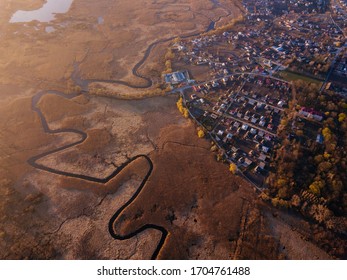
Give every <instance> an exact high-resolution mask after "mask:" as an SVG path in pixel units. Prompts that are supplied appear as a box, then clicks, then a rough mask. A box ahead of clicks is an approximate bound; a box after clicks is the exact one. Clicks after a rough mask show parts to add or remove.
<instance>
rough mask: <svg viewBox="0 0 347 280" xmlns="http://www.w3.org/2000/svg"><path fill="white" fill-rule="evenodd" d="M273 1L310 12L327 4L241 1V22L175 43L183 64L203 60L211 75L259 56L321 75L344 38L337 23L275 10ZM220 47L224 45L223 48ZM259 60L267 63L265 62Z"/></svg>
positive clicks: (242, 67) (241, 67)
mask: <svg viewBox="0 0 347 280" xmlns="http://www.w3.org/2000/svg"><path fill="white" fill-rule="evenodd" d="M318 2H319V3H321V4H319V3H318ZM274 3H283V5H284V6H288V7H289V10H288V11H291V10H295V11H297V9H298V11H299V10H305V11H306V10H307V11H309V12H312V9H316V8H317V7H318V6H319V5H323V4H324V5H326V3H325V0H322V1H297V0H296V1H291V0H283V1H268V0H245V1H244V3H243V4H244V5H245V7H246V8H247V10H248V11H249V13H248V14H247V20H246V21H245V23H244V24H243V25H240V28H238V29H237V30H235V31H229V32H224V33H223V34H219V35H212V36H211V35H205V36H200V37H198V38H194V39H192V40H183V41H182V42H179V43H176V44H175V46H174V49H175V50H176V51H178V52H179V53H180V55H179V58H180V59H181V60H182V61H184V62H185V63H187V64H192V65H208V66H209V67H210V74H211V77H212V78H217V77H222V76H223V75H224V76H225V75H228V74H229V73H231V72H235V71H239V72H250V71H253V70H254V69H256V68H257V67H259V65H258V63H257V62H258V61H259V59H267V60H268V61H269V62H270V64H275V65H278V66H281V68H278V69H277V70H281V69H284V68H285V67H294V68H295V69H297V70H298V71H302V72H304V73H305V74H309V75H322V77H323V76H324V75H325V74H326V72H327V70H328V68H329V65H330V63H331V61H332V60H333V57H334V53H335V52H336V51H337V49H338V48H339V47H340V46H341V45H343V44H344V40H345V38H344V36H343V34H342V31H341V29H340V27H339V26H337V25H336V24H335V23H334V22H332V21H331V19H330V18H329V17H328V15H322V14H313V15H312V14H309V15H307V13H284V14H282V15H280V16H278V15H275V14H274V8H273V5H275V4H274ZM252 7H253V8H252ZM295 7H296V8H295ZM291 8H293V9H291ZM321 16H323V17H324V20H322V18H321ZM217 46H218V47H217ZM223 48H224V49H225V48H228V49H229V51H227V52H225V51H223ZM221 49H222V50H221ZM262 66H265V68H266V65H262Z"/></svg>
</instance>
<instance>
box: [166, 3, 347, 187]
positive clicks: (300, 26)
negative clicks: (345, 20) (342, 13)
mask: <svg viewBox="0 0 347 280" xmlns="http://www.w3.org/2000/svg"><path fill="white" fill-rule="evenodd" d="M336 1H341V0H336ZM243 4H244V6H245V7H246V9H247V11H248V14H247V16H246V17H247V19H246V20H245V22H244V23H242V24H240V26H238V28H237V29H236V28H234V29H233V30H230V31H228V32H223V33H222V34H215V35H208V34H207V35H203V36H199V37H197V38H194V39H185V40H181V41H179V42H176V43H175V44H174V45H173V50H174V51H175V52H177V53H178V55H176V59H177V60H179V61H181V62H184V63H186V64H188V65H191V66H196V67H200V66H204V67H205V68H200V69H209V70H207V71H208V74H209V75H210V77H211V78H210V79H209V81H205V82H199V81H198V82H196V83H194V85H193V86H192V87H191V88H190V87H185V91H182V92H183V96H184V100H185V104H186V105H187V108H188V109H189V112H190V114H191V116H192V117H193V118H194V119H195V120H196V121H197V122H198V124H199V125H202V126H203V127H204V128H205V129H206V130H207V132H208V133H209V135H210V136H211V137H212V139H213V140H214V142H215V143H216V144H217V146H218V147H219V149H220V150H221V151H223V155H224V157H225V159H226V160H227V161H229V162H233V163H235V164H236V165H237V166H238V168H239V169H240V170H242V171H243V173H244V174H245V175H246V176H247V177H248V178H250V179H251V180H252V181H253V182H255V183H256V184H258V185H260V184H262V182H264V179H265V177H266V176H267V174H268V171H269V163H270V160H271V157H272V151H273V150H274V147H275V146H276V145H277V144H279V143H280V139H279V137H278V132H279V127H280V125H281V127H282V128H283V127H285V123H286V122H285V121H284V122H281V120H282V118H283V116H284V115H285V114H284V112H285V110H286V108H287V107H288V104H289V101H290V100H291V99H292V87H291V84H290V83H288V82H287V81H284V80H282V79H280V78H278V77H279V76H277V75H276V72H277V71H281V70H284V69H285V68H286V67H290V68H292V69H293V68H295V69H296V70H299V71H301V72H304V73H305V74H306V75H312V74H315V75H317V74H324V77H325V75H326V73H327V69H329V67H330V64H331V62H332V61H334V60H335V54H336V52H337V51H339V50H340V49H341V46H344V44H345V41H344V40H345V38H344V36H343V33H342V30H341V29H340V26H338V25H337V24H336V23H335V22H334V20H333V19H332V20H323V19H327V17H328V15H327V14H319V13H321V12H324V11H325V9H326V7H327V1H326V0H318V1H313V0H305V1H304V0H295V1H294V0H282V1H270V0H244V1H243ZM334 16H336V15H334ZM338 62H339V63H340V61H338ZM340 64H342V65H343V66H342V67H340V66H339V67H340V68H341V69H340V68H339V69H340V70H342V71H345V70H344V69H345V68H346V59H345V56H342V59H341V63H340ZM340 64H338V65H340ZM296 65H301V66H300V67H301V68H300V69H298V67H297V66H296ZM191 66H190V68H191V69H194V67H191ZM206 66H207V67H208V68H207V67H206ZM325 66H326V67H325ZM337 68H338V67H337V66H336V69H337ZM182 73H183V72H177V73H171V74H168V75H167V76H166V77H165V78H166V82H168V83H171V85H175V84H180V83H181V82H182V81H183V80H184V78H183V76H184V75H183V74H182ZM186 80H188V78H187V79H186ZM186 89H188V90H186ZM297 116H298V117H297V119H298V122H296V121H294V122H293V123H292V132H288V133H289V135H288V137H294V138H296V139H298V140H299V141H303V143H304V144H305V141H306V140H305V139H306V138H307V139H309V141H311V142H312V141H313V142H314V141H315V142H317V143H320V144H321V143H323V136H322V135H321V134H320V133H319V131H320V127H321V123H322V121H323V120H324V118H325V114H323V113H322V112H318V111H316V110H315V109H313V108H307V107H302V108H300V110H299V111H297ZM306 124H307V130H309V135H304V132H303V130H302V128H303V127H302V126H303V125H304V126H305V129H306ZM298 131H300V133H299V132H298ZM296 132H298V133H296ZM305 133H306V130H305ZM317 133H318V135H317Z"/></svg>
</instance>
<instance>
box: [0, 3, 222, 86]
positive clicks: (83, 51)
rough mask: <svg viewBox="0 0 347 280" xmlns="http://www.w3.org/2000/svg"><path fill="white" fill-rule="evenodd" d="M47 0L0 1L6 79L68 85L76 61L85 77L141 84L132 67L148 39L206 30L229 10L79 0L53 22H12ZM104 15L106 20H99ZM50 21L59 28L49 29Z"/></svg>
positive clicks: (2, 68)
mask: <svg viewBox="0 0 347 280" xmlns="http://www.w3.org/2000/svg"><path fill="white" fill-rule="evenodd" d="M42 2H43V1H42V0H31V1H29V2H28V1H15V3H14V2H13V1H10V0H4V1H2V2H1V3H0V15H1V17H0V18H1V19H0V24H1V26H2V40H1V42H0V58H1V60H2V61H4V63H2V64H1V65H0V73H6V75H1V78H0V82H1V83H5V84H6V83H15V84H22V85H30V86H32V85H33V84H36V85H41V86H42V87H43V88H50V89H53V88H57V89H64V88H65V87H66V83H67V81H68V80H69V78H70V75H71V73H72V71H73V63H74V62H75V61H77V62H80V63H81V64H80V73H81V76H82V77H83V78H88V79H122V80H126V81H129V82H133V83H135V84H138V85H141V84H142V83H143V80H141V79H138V78H136V77H134V76H133V75H132V73H131V70H132V67H133V66H134V65H135V64H136V63H137V62H138V61H139V60H140V59H141V58H142V57H143V55H144V52H145V50H146V49H147V47H148V45H149V44H151V43H153V42H155V41H157V40H159V39H160V40H161V39H165V38H169V37H172V36H177V35H181V34H189V33H196V32H198V31H204V30H205V28H206V27H207V26H208V24H209V21H210V19H209V18H212V19H217V18H218V17H219V16H220V15H224V14H225V12H224V10H223V9H221V8H217V7H213V6H212V4H211V2H210V1H209V0H202V1H201V0H199V1H196V0H189V1H181V0H175V1H171V0H165V1H151V0H143V1H140V2H136V4H135V5H129V3H128V1H125V0H120V1H110V0H102V1H92V0H87V1H82V0H75V1H74V2H73V4H72V6H71V8H70V10H69V11H68V12H67V13H66V14H58V15H57V16H56V19H55V20H54V21H52V22H49V23H39V22H31V23H27V24H25V23H9V22H8V20H9V19H10V17H11V15H12V14H13V13H14V12H15V11H16V10H18V9H19V8H20V9H26V10H30V9H35V8H38V7H40V5H41V4H42ZM99 16H102V17H103V19H104V22H103V24H98V17H99ZM47 26H52V27H54V28H55V29H56V30H55V31H54V32H52V33H47V32H45V28H46V27H47ZM173 26H174V28H173ZM67 46H68V47H67ZM157 55H160V52H158V53H157ZM151 59H154V60H155V59H156V58H155V57H152V58H151ZM155 67H157V68H158V65H157V64H156V65H155ZM144 70H145V72H147V71H148V72H150V71H149V69H144ZM145 74H146V73H145ZM149 74H152V75H153V74H155V75H156V73H153V72H152V73H149ZM156 77H158V76H156Z"/></svg>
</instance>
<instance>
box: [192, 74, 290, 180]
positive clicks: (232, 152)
mask: <svg viewBox="0 0 347 280" xmlns="http://www.w3.org/2000/svg"><path fill="white" fill-rule="evenodd" d="M194 91H195V92H194V93H191V92H187V93H185V99H186V100H187V106H188V108H189V110H190V112H191V113H192V114H193V116H194V118H196V119H197V120H198V121H199V123H201V124H202V125H203V126H204V127H205V128H206V129H207V130H208V131H209V133H210V136H211V137H212V138H213V139H214V140H215V141H216V143H217V144H218V146H219V147H220V148H221V149H222V150H223V151H224V156H225V157H226V159H227V160H228V161H230V162H234V163H235V164H236V165H237V166H238V168H239V169H240V170H243V171H244V172H246V173H247V172H248V175H249V176H252V177H253V178H252V180H253V181H258V183H260V182H262V181H263V180H264V178H265V177H266V175H267V172H268V167H269V165H268V163H269V161H270V158H271V155H272V154H271V153H272V150H273V147H274V145H275V144H276V143H277V141H278V137H277V128H278V126H279V124H280V121H281V117H282V114H283V111H284V108H285V107H286V105H287V103H288V100H289V99H290V97H291V87H290V85H289V83H287V82H285V81H281V80H278V79H275V78H271V77H264V76H262V75H258V74H235V75H231V76H230V77H228V79H224V80H215V81H213V82H209V83H205V84H201V85H199V86H195V87H194Z"/></svg>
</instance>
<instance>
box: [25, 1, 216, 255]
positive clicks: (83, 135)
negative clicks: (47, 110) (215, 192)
mask: <svg viewBox="0 0 347 280" xmlns="http://www.w3.org/2000/svg"><path fill="white" fill-rule="evenodd" d="M212 2H213V3H214V4H216V5H218V4H219V2H218V1H216V0H214V1H212ZM214 28H215V22H214V21H211V23H210V24H209V26H208V27H207V29H206V30H205V31H203V32H200V33H195V34H188V35H183V36H181V38H189V37H194V36H198V35H201V34H202V33H205V32H207V31H210V30H213V29H214ZM174 38H175V37H170V38H167V39H162V40H158V41H156V42H154V43H152V44H150V45H149V46H148V48H147V49H146V51H145V53H144V56H143V58H142V59H141V60H140V61H139V62H138V63H136V65H135V66H134V67H133V69H132V73H133V75H134V76H136V77H138V78H140V79H142V80H144V81H145V85H142V86H139V85H133V84H131V83H128V82H126V81H122V80H97V79H90V80H83V79H81V78H80V77H79V76H78V74H77V72H78V71H76V69H75V71H74V73H73V75H72V79H73V80H74V82H75V83H76V84H78V85H80V86H81V87H82V89H83V91H82V93H79V94H77V93H76V94H70V95H66V94H64V93H62V92H59V91H50V90H48V91H40V92H38V93H37V94H36V95H34V97H33V98H32V103H31V106H32V110H33V111H34V112H36V113H37V114H38V116H39V118H40V121H41V124H42V127H43V129H44V131H45V133H49V134H58V133H75V134H77V135H79V136H80V140H78V141H75V142H73V143H70V144H67V145H64V146H62V147H59V148H56V149H54V150H51V151H47V152H44V153H41V154H39V155H36V156H33V157H31V158H29V159H28V160H27V162H28V164H30V165H31V166H32V167H34V168H36V169H39V170H43V171H46V172H49V173H53V174H57V175H62V176H67V177H73V178H78V179H81V180H86V181H90V182H95V183H102V184H105V183H107V182H108V181H110V180H111V179H112V178H114V177H115V176H117V175H118V174H119V173H120V172H121V171H122V170H123V169H124V168H125V167H127V166H128V165H129V164H130V163H132V162H133V161H134V160H136V159H138V158H144V159H145V160H146V161H147V162H148V164H149V170H148V172H147V174H146V176H145V177H144V179H143V180H142V182H141V184H140V186H139V187H138V188H137V190H136V192H135V193H134V194H133V195H132V197H131V198H130V199H129V200H128V201H127V202H126V203H125V204H124V205H122V206H121V207H120V208H119V209H118V210H117V212H116V213H115V214H114V215H113V216H112V217H111V219H110V221H109V225H108V229H109V233H110V235H111V236H112V237H113V238H114V239H118V240H126V239H130V238H132V237H134V236H136V235H137V234H139V233H141V232H143V231H145V230H148V229H155V230H158V231H160V232H161V238H160V241H159V242H158V244H157V247H156V249H155V251H154V252H153V254H152V259H156V258H157V257H158V254H159V253H160V250H161V249H162V247H163V245H164V243H165V240H166V237H167V235H168V231H167V230H166V229H165V228H164V227H162V226H159V225H155V224H146V225H144V226H142V227H141V228H139V229H137V230H135V231H133V232H131V233H129V234H127V235H121V234H119V233H117V232H116V229H115V224H116V223H117V219H118V217H120V215H121V214H122V213H123V211H124V210H125V209H126V208H127V207H128V206H129V205H130V204H131V203H132V202H133V201H134V200H135V199H136V198H137V196H138V195H139V194H140V193H141V191H142V189H143V188H144V186H145V185H146V182H147V180H148V178H149V177H150V176H151V174H152V171H153V162H152V161H151V159H150V158H149V157H148V156H147V155H137V156H135V157H133V158H131V159H129V160H128V161H127V162H125V163H123V164H122V165H121V166H120V167H118V168H116V169H115V170H114V171H113V172H112V173H111V174H110V175H109V176H107V177H106V178H102V179H100V178H95V177H92V176H86V175H82V174H75V173H70V172H66V171H62V170H58V169H54V168H51V167H47V166H45V165H43V164H40V163H38V161H39V160H40V159H41V158H43V157H46V156H48V155H52V154H55V153H58V152H60V151H63V150H66V149H68V148H71V147H74V146H76V145H78V144H81V143H83V142H84V141H85V140H86V138H87V134H86V133H85V132H83V131H80V130H77V129H55V130H54V129H50V128H49V125H48V123H47V120H46V118H45V116H44V114H43V113H42V111H41V110H40V108H39V107H38V103H39V101H40V99H41V98H42V97H43V96H45V95H48V94H53V95H58V96H61V97H64V98H66V99H72V98H75V97H76V96H78V95H80V94H85V93H86V94H87V93H88V91H87V89H88V84H89V83H91V82H108V83H115V84H122V85H125V86H128V87H131V88H149V87H151V86H152V80H151V79H150V78H149V77H146V76H144V75H141V74H140V73H139V68H140V67H141V66H142V65H143V64H144V63H145V61H146V59H147V58H148V56H149V55H150V53H151V51H152V50H153V48H154V47H155V46H157V45H158V44H161V43H165V42H168V41H170V40H172V39H174ZM75 68H76V65H75ZM77 68H78V67H77Z"/></svg>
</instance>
